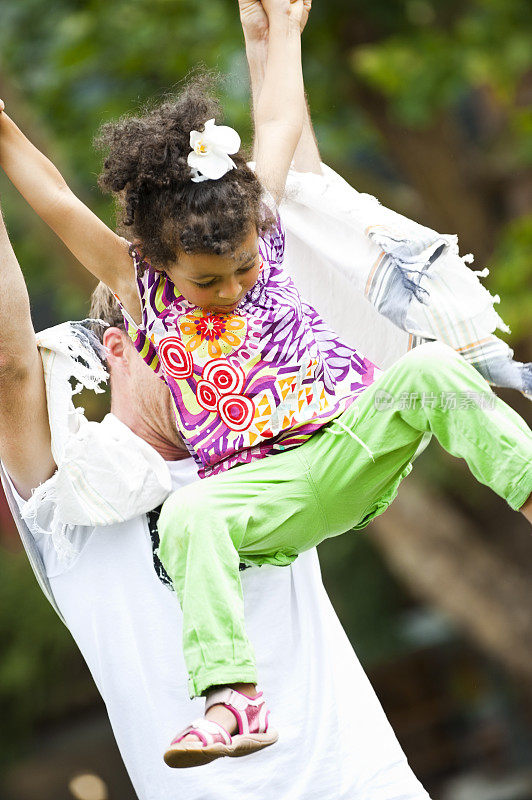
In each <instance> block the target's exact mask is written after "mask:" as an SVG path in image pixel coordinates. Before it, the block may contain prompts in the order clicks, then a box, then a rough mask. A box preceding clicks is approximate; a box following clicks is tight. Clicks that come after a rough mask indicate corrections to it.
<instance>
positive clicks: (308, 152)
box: [246, 40, 321, 174]
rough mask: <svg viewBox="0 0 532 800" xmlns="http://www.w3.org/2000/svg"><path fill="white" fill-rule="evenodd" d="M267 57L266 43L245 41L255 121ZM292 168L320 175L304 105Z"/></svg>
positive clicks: (313, 139)
mask: <svg viewBox="0 0 532 800" xmlns="http://www.w3.org/2000/svg"><path fill="white" fill-rule="evenodd" d="M267 55H268V45H267V42H266V41H264V40H261V41H259V42H256V41H246V56H247V60H248V66H249V74H250V81H251V97H252V106H253V119H254V120H255V109H256V107H257V103H258V100H259V96H260V93H261V90H262V86H263V83H264V76H265V74H266V59H267ZM255 147H256V142H255V143H254V153H253V155H254V157H256V150H255ZM294 167H295V168H296V169H297V170H298V171H300V172H316V173H318V174H321V159H320V153H319V149H318V144H317V141H316V137H315V135H314V129H313V127H312V121H311V117H310V109H309V106H308V103H306V111H305V116H304V121H303V130H302V133H301V138H300V139H299V143H298V145H297V148H296V152H295V154H294Z"/></svg>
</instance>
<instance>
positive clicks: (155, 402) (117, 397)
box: [104, 327, 188, 460]
mask: <svg viewBox="0 0 532 800" xmlns="http://www.w3.org/2000/svg"><path fill="white" fill-rule="evenodd" d="M104 345H105V346H106V348H107V350H108V356H107V360H108V364H109V369H110V372H111V408H112V410H113V412H114V413H115V414H117V415H118V416H119V418H121V419H122V421H123V422H125V423H126V424H127V425H129V427H130V428H131V429H132V430H133V431H134V433H136V434H137V435H138V436H140V437H141V438H143V439H145V440H146V441H148V442H149V443H150V444H152V445H154V446H157V449H159V450H161V449H162V450H164V453H165V457H167V458H168V459H169V460H172V459H178V458H182V457H184V455H185V454H186V455H188V451H187V450H186V448H185V445H184V444H183V440H182V439H181V437H180V436H179V433H178V430H177V425H176V419H175V413H174V408H173V403H172V398H171V395H170V390H169V389H168V387H167V386H166V384H165V382H164V381H162V380H161V379H160V378H159V377H157V375H156V374H155V373H154V372H153V370H152V369H150V367H149V366H148V365H147V364H146V363H145V362H144V361H143V360H142V358H141V357H140V355H139V354H138V353H137V351H136V350H135V347H134V346H133V343H132V341H131V339H130V338H129V336H128V335H127V334H126V333H125V332H124V331H123V330H119V329H118V328H115V327H111V328H108V329H107V330H106V332H105V334H104Z"/></svg>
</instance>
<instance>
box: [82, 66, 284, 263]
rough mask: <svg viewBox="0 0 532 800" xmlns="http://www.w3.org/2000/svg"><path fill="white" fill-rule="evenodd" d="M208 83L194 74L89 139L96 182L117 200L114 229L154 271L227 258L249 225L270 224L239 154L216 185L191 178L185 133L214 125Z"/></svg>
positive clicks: (215, 108) (218, 113) (216, 112)
mask: <svg viewBox="0 0 532 800" xmlns="http://www.w3.org/2000/svg"><path fill="white" fill-rule="evenodd" d="M214 83H215V80H214V79H213V77H212V75H211V74H208V73H203V74H200V75H197V76H195V77H194V78H192V79H191V80H190V81H189V82H188V83H187V84H186V85H185V86H184V88H183V90H182V91H181V92H180V93H179V94H178V95H177V96H175V97H172V98H170V99H167V100H165V101H164V102H163V103H161V104H160V105H158V106H156V107H154V108H152V109H151V110H149V111H147V113H145V114H144V115H142V116H129V117H124V118H122V119H120V120H118V121H117V122H110V123H107V124H105V125H103V126H102V128H101V129H100V132H99V134H98V136H97V138H96V139H95V145H96V147H98V148H100V149H102V150H106V151H107V152H108V155H107V158H106V159H105V162H104V167H103V171H102V173H101V174H100V176H99V179H98V183H99V185H100V187H101V188H102V189H103V190H104V191H106V192H111V193H113V194H114V195H115V197H116V199H117V200H118V207H119V218H118V227H119V229H120V230H121V231H122V233H124V234H125V235H126V237H127V238H129V239H133V240H136V241H138V242H140V250H141V252H142V256H143V258H145V259H146V260H148V261H149V262H150V263H152V264H153V266H154V267H155V268H159V269H164V268H165V267H166V266H167V265H168V264H169V263H171V262H175V261H176V260H177V259H178V257H179V252H185V253H215V254H218V255H223V254H226V253H229V252H232V251H234V250H235V249H236V247H237V246H238V245H239V244H241V242H242V241H243V240H244V239H245V238H246V236H247V235H248V233H249V229H250V227H251V226H255V228H256V229H257V231H258V232H259V233H264V232H265V231H266V230H268V229H269V228H270V227H271V226H272V225H273V224H274V219H273V216H272V214H271V213H270V212H269V211H268V210H267V208H266V206H265V205H264V204H263V203H262V200H261V197H262V191H263V190H262V187H261V184H260V183H259V181H258V179H257V177H256V176H255V173H254V172H253V171H252V170H251V169H250V168H249V167H248V166H247V164H246V158H245V155H244V153H243V151H242V150H239V152H238V153H236V154H235V155H233V156H232V158H233V161H234V162H235V164H236V165H237V168H236V169H232V170H230V171H229V172H227V173H226V174H225V175H224V176H223V177H222V178H220V179H219V180H208V181H203V182H201V183H194V182H193V181H192V180H191V169H190V167H189V165H188V164H187V157H188V154H189V153H190V150H191V148H190V131H192V130H199V131H201V130H203V129H204V125H205V122H206V121H207V120H208V119H212V118H213V117H214V118H215V119H216V122H217V123H218V124H219V123H220V122H221V117H222V110H221V107H220V104H219V102H218V101H217V100H216V99H215V98H214V97H213V96H212V91H213V85H214Z"/></svg>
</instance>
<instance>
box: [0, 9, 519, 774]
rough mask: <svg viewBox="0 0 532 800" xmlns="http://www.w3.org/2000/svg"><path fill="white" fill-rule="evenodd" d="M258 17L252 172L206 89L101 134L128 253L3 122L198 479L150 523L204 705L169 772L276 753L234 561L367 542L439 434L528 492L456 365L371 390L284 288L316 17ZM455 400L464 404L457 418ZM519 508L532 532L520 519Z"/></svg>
mask: <svg viewBox="0 0 532 800" xmlns="http://www.w3.org/2000/svg"><path fill="white" fill-rule="evenodd" d="M262 5H263V7H264V9H265V11H266V13H267V14H268V19H269V44H268V61H267V67H266V74H265V79H264V86H263V89H262V92H261V94H260V97H259V99H258V101H257V103H256V108H255V126H256V141H257V165H256V172H255V173H253V172H252V171H251V170H250V169H249V168H248V167H247V166H246V162H245V160H244V157H243V155H242V153H241V152H240V149H239V148H240V140H239V137H238V135H237V134H236V132H235V131H233V130H232V129H230V128H226V127H223V126H222V127H221V126H218V125H216V122H215V121H216V119H218V118H219V115H220V114H219V109H218V107H217V105H216V104H215V103H214V101H213V100H212V99H211V98H210V97H208V96H207V95H206V94H205V92H204V91H203V87H202V84H201V81H200V82H199V83H196V84H193V85H191V86H189V87H188V89H186V90H185V91H184V92H183V94H182V95H181V96H180V97H179V98H178V99H177V100H176V101H175V102H167V103H164V104H163V105H161V106H160V107H158V108H156V109H154V110H153V111H151V112H150V113H148V114H147V115H145V116H144V117H141V118H130V119H125V120H123V121H121V122H119V123H117V124H115V125H110V126H107V127H106V128H104V131H103V134H102V137H101V142H102V144H103V145H104V146H106V147H107V148H108V150H109V156H108V158H107V160H106V162H105V167H104V172H103V174H102V176H101V181H100V182H101V185H102V186H103V188H104V189H107V190H110V191H112V192H114V193H115V194H116V196H117V198H118V200H119V203H120V205H121V209H122V223H123V225H124V226H125V227H126V229H127V230H128V231H130V232H131V233H130V235H129V237H128V238H130V239H132V240H133V241H134V243H135V244H134V246H130V245H129V244H128V243H127V242H126V241H125V240H124V239H121V238H120V237H119V236H116V235H115V234H114V233H112V232H111V231H110V230H109V229H108V228H107V227H106V226H105V225H104V224H103V223H102V222H100V221H99V220H98V219H97V218H96V217H95V216H94V215H93V214H92V213H91V212H90V211H89V210H88V209H87V208H86V207H85V206H84V205H83V204H82V203H81V202H80V201H79V200H77V198H75V197H74V195H72V193H71V192H70V190H69V189H68V188H67V187H66V185H65V183H64V181H63V180H62V178H61V176H60V175H59V174H58V173H57V171H56V170H55V168H54V167H53V166H52V165H51V164H50V162H49V161H47V159H45V158H44V157H43V156H42V155H41V154H40V153H38V151H36V150H35V149H34V148H33V147H32V146H31V145H30V143H29V142H28V141H27V140H26V139H25V138H24V136H23V135H22V134H21V133H20V131H19V130H18V129H17V128H16V126H15V125H14V124H13V123H12V122H11V120H10V119H9V118H8V117H7V116H6V115H5V114H1V115H0V162H1V164H2V167H3V168H4V169H5V171H6V173H7V174H8V175H9V177H10V178H11V179H12V180H13V182H14V183H15V185H17V187H18V188H19V189H20V191H21V192H22V193H23V194H24V196H25V197H26V198H27V199H28V200H29V202H30V203H31V204H32V205H33V207H34V208H35V209H36V210H37V212H38V213H39V214H40V215H41V216H42V217H43V219H45V220H46V221H47V222H48V224H50V225H51V227H52V228H53V229H54V230H55V231H56V232H57V233H58V235H59V236H61V238H62V239H63V240H64V241H65V243H66V244H67V245H68V247H69V248H70V249H71V250H72V252H73V253H74V254H75V255H76V256H77V257H78V258H79V260H80V261H81V262H82V263H83V264H84V265H85V266H86V267H87V268H88V269H89V270H91V272H93V273H94V274H95V275H96V276H97V277H98V278H100V279H101V280H103V281H104V282H106V283H107V285H108V286H110V287H111V289H112V290H113V291H114V292H115V294H116V296H117V298H119V301H120V303H121V304H122V306H123V309H124V314H125V319H126V322H127V325H128V328H129V332H130V335H131V337H132V339H133V341H134V343H135V346H136V347H137V349H138V350H139V352H140V353H141V355H142V356H143V358H145V360H146V361H147V362H148V363H149V364H150V365H151V366H152V367H153V369H154V370H156V371H157V372H158V373H159V374H160V375H161V377H162V378H163V379H164V380H165V381H166V383H167V384H168V386H169V389H170V391H171V394H172V398H173V401H174V406H175V413H176V419H177V422H178V426H179V429H180V432H181V434H182V436H183V438H184V440H185V442H186V444H187V446H188V448H189V449H190V452H191V454H192V455H193V456H194V458H195V459H196V462H197V464H198V468H199V470H200V474H201V476H202V477H205V480H203V481H200V482H199V483H198V484H196V485H194V486H190V487H187V488H186V490H183V491H179V492H176V493H175V494H174V495H172V496H171V497H170V498H169V499H168V500H167V502H166V503H165V505H164V507H163V511H162V514H161V519H160V526H159V527H160V534H161V550H160V553H161V557H162V560H163V562H164V564H165V567H166V569H167V571H168V573H169V574H170V576H171V577H172V580H173V582H174V586H175V589H176V592H177V594H178V597H179V600H180V603H181V606H182V609H183V647H184V653H185V659H186V663H187V668H188V672H189V688H190V694H191V696H196V695H201V694H207V703H206V706H207V709H206V717H205V718H202V719H200V720H196V721H195V722H194V723H193V724H192V725H191V726H189V727H188V728H186V729H185V730H184V731H182V732H181V733H180V734H179V735H178V736H177V737H176V738H175V739H174V740H173V742H172V743H171V745H170V747H169V749H168V750H167V752H166V753H165V759H166V761H167V763H168V764H169V765H170V766H175V767H184V766H194V765H199V764H203V763H206V762H208V761H211V760H213V759H214V758H218V757H219V756H223V755H228V756H242V755H246V754H248V753H251V752H253V751H255V750H258V749H261V748H263V747H266V746H268V745H270V744H273V743H274V742H275V741H276V739H277V734H276V733H275V731H273V730H272V729H271V727H270V726H269V724H268V715H269V712H268V710H267V708H266V704H265V700H264V698H263V696H262V694H261V693H257V691H256V681H257V676H256V669H255V662H254V656H253V651H252V648H251V645H250V643H249V641H248V639H247V637H246V633H245V628H244V614H243V601H242V593H241V586H240V580H239V572H238V569H239V562H240V561H244V562H246V563H248V564H276V565H281V566H282V565H287V564H289V563H290V562H291V561H293V560H294V559H295V558H296V557H297V555H298V553H300V552H302V551H304V550H306V549H309V548H312V547H314V546H315V545H316V544H317V543H319V542H320V541H322V540H323V539H325V538H327V537H330V536H336V535H338V534H340V533H343V532H345V531H347V530H350V529H353V528H354V529H360V528H363V527H364V526H366V525H367V524H368V522H369V521H370V520H371V519H372V518H373V517H375V516H376V515H377V514H380V513H382V511H384V510H385V508H386V507H387V506H388V504H389V503H390V502H391V500H392V499H393V498H394V496H395V494H396V492H397V489H398V486H399V483H400V481H401V480H402V478H403V477H404V476H405V475H407V474H408V472H409V471H410V469H411V462H412V460H413V459H414V457H415V454H416V452H417V450H418V449H419V446H420V444H421V441H422V439H423V437H424V436H425V435H426V434H430V433H434V434H435V435H436V436H437V438H438V439H439V441H440V442H441V444H442V445H443V446H444V447H445V448H446V449H447V450H448V451H449V452H451V453H452V454H454V455H457V456H461V457H463V458H465V459H466V461H467V463H468V464H469V466H470V468H471V470H472V472H473V474H474V475H475V476H476V477H477V478H478V479H479V480H480V481H482V482H483V483H486V484H488V485H489V486H491V488H492V489H493V490H494V491H496V492H497V493H498V494H500V495H501V496H502V497H504V498H505V499H506V500H507V502H508V503H509V504H510V505H511V507H512V508H514V509H519V508H523V507H524V506H525V504H527V501H528V498H529V496H530V494H531V492H532V472H531V469H530V461H531V457H532V436H531V434H530V431H529V430H528V428H527V426H526V425H525V423H524V422H523V421H522V420H521V418H520V417H519V416H518V415H517V414H516V413H515V412H513V411H512V410H511V409H510V408H509V407H508V406H506V405H505V404H504V403H503V402H502V401H500V400H498V399H497V398H494V397H493V395H492V394H491V392H490V389H489V387H488V385H487V383H486V382H485V381H484V380H483V379H482V378H481V377H480V375H479V374H478V373H477V372H476V371H475V370H474V369H473V368H472V367H471V366H469V365H468V364H466V363H465V362H464V361H463V360H462V359H461V358H460V357H459V356H458V355H457V354H456V353H455V352H454V351H453V350H451V349H450V348H448V347H446V346H445V345H441V344H438V343H436V344H430V345H423V346H421V347H419V348H416V349H415V350H413V351H412V352H411V353H409V354H408V355H407V356H405V357H404V358H403V359H401V360H400V361H399V362H397V363H396V364H395V365H394V366H393V367H391V368H390V369H389V370H388V371H387V372H386V373H385V374H382V375H380V377H379V380H378V381H377V382H376V383H374V380H375V378H376V377H377V375H378V372H379V371H378V370H377V369H376V367H375V366H374V365H373V364H372V363H371V362H370V361H368V360H367V359H366V358H364V357H363V356H362V355H360V354H359V353H357V352H356V351H355V350H353V349H352V348H349V347H347V346H346V345H345V344H343V343H342V342H341V341H340V340H339V339H338V337H337V336H336V335H335V334H334V333H332V332H331V331H330V330H328V329H327V328H326V326H325V325H324V323H323V321H322V320H321V319H320V318H319V316H318V315H317V314H316V312H315V311H314V310H313V309H312V308H311V307H310V306H308V305H307V304H306V303H304V302H303V301H302V300H301V298H300V297H299V295H298V292H297V290H296V288H295V286H294V285H293V283H292V282H291V281H290V280H289V279H288V278H287V277H286V275H285V274H284V273H283V270H282V262H283V255H284V237H283V230H282V224H281V221H280V218H279V215H278V212H277V208H276V206H277V203H278V202H279V201H280V199H281V197H282V194H283V189H284V185H285V180H286V175H287V171H288V168H289V165H290V163H291V161H292V157H293V155H294V151H295V148H296V145H297V143H298V140H299V137H300V134H301V130H302V125H303V119H304V113H305V109H304V94H303V83H302V75H301V61H300V31H301V28H302V26H303V25H304V22H305V17H306V11H305V6H304V4H303V2H302V0H293V2H289V0H263V3H262ZM131 259H133V264H134V269H133V265H132V261H131ZM443 392H453V393H456V394H457V395H458V396H460V397H464V398H468V399H469V401H468V402H464V403H463V408H456V409H454V410H453V409H452V408H451V409H449V408H446V407H445V406H443V405H442V404H440V403H438V398H439V397H440V396H441V394H442V393H443ZM401 398H405V401H404V402H400V401H401ZM408 398H409V399H408ZM472 398H475V399H472ZM413 399H414V402H412V400H413ZM416 400H417V402H415V401H416ZM488 401H489V402H488ZM267 455H275V457H274V458H265V456H267ZM237 466H238V469H233V468H234V467H237ZM524 510H525V512H526V513H527V515H528V516H529V518H530V504H529V503H528V504H527V507H526V508H525V509H524ZM265 602H267V598H265ZM235 732H237V733H236V735H234V734H235Z"/></svg>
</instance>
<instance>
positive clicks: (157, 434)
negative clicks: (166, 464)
mask: <svg viewBox="0 0 532 800" xmlns="http://www.w3.org/2000/svg"><path fill="white" fill-rule="evenodd" d="M111 414H113V415H114V416H115V417H117V419H119V420H120V422H123V423H124V425H127V427H128V428H129V429H130V430H132V431H133V433H134V434H135V435H136V436H139V437H140V438H141V439H143V440H144V441H145V442H147V444H149V445H150V446H151V447H153V449H154V450H156V451H157V452H158V453H159V455H160V456H162V457H163V458H164V460H165V461H182V460H183V459H185V458H190V453H189V452H188V450H187V449H186V448H185V446H184V445H181V446H180V445H179V444H178V443H176V442H172V441H170V440H169V438H168V436H166V435H165V434H164V433H163V432H162V431H161V430H159V429H158V428H157V427H156V426H155V425H152V424H151V423H150V422H149V421H148V420H145V419H143V418H142V417H140V416H139V415H137V414H131V413H127V412H126V411H125V410H122V409H120V408H118V409H117V408H116V407H114V404H111Z"/></svg>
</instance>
